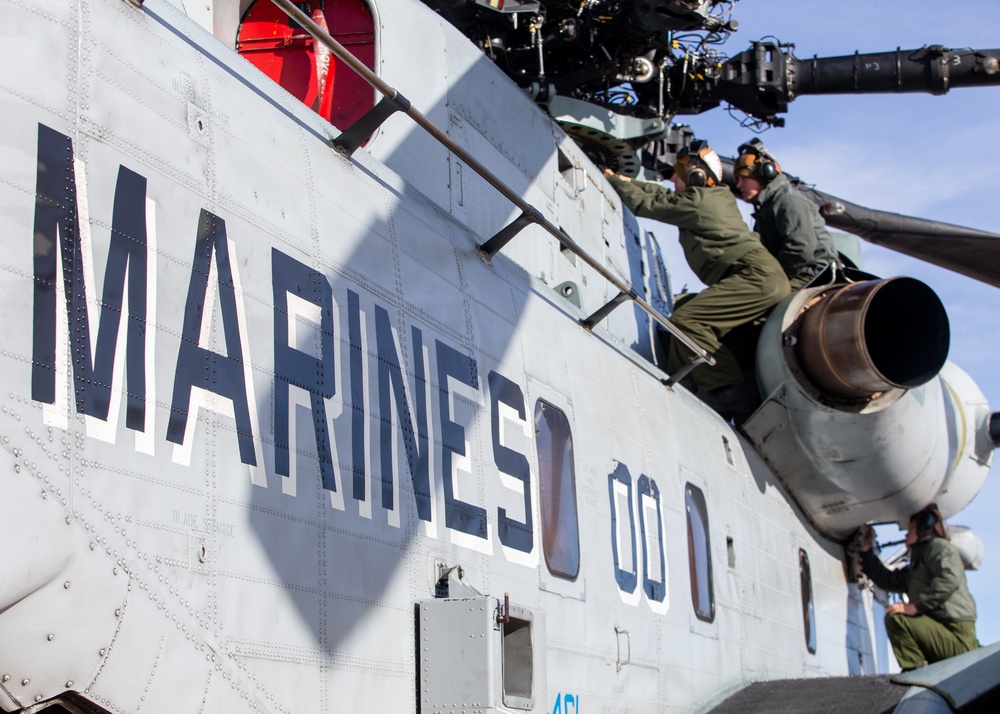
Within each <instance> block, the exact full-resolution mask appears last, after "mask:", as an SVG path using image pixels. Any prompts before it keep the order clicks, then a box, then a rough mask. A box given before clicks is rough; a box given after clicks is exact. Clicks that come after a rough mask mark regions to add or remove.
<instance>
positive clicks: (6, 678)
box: [0, 674, 10, 682]
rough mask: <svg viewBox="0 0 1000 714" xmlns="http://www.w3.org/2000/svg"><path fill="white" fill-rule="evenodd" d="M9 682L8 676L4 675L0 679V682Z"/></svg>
mask: <svg viewBox="0 0 1000 714" xmlns="http://www.w3.org/2000/svg"><path fill="white" fill-rule="evenodd" d="M9 681H10V675H9V674H5V675H4V676H3V677H2V678H0V682H9Z"/></svg>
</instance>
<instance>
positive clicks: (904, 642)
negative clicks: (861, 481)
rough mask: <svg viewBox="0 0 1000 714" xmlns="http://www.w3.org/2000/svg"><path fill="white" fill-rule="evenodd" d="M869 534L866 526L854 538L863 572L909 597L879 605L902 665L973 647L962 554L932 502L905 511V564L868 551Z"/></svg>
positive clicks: (908, 666)
mask: <svg viewBox="0 0 1000 714" xmlns="http://www.w3.org/2000/svg"><path fill="white" fill-rule="evenodd" d="M873 540H874V531H872V530H871V528H870V527H868V526H866V527H865V528H864V529H862V531H861V532H859V536H856V539H855V543H859V544H860V545H859V550H861V551H862V553H861V567H862V569H863V570H864V573H865V575H867V576H868V577H869V578H870V579H871V581H872V582H873V583H875V584H876V585H878V586H879V587H880V588H882V589H883V590H888V591H889V592H897V593H906V596H907V599H908V600H909V602H905V603H902V602H897V603H893V604H892V605H890V606H889V607H887V608H886V610H885V629H886V632H887V634H888V635H889V642H890V644H892V651H893V652H894V653H895V655H896V661H897V662H899V666H900V667H901V668H902V669H903V671H904V672H905V671H907V670H911V669H915V668H916V667H920V666H921V665H923V664H931V663H933V662H938V661H939V660H942V659H946V658H948V657H954V656H955V655H960V654H963V653H965V652H968V651H970V650H973V649H976V648H977V647H978V646H979V642H978V641H977V640H976V602H975V600H973V599H972V595H971V594H970V593H969V586H968V585H967V584H966V582H965V566H964V565H963V564H962V556H961V555H960V554H959V552H958V549H957V548H956V547H955V546H954V545H952V544H951V542H950V541H949V540H948V535H947V532H946V531H945V527H944V520H943V519H942V518H941V512H940V511H939V510H938V508H937V506H935V505H934V504H931V505H930V506H928V507H927V508H925V509H924V510H922V511H920V512H919V513H915V514H914V515H913V516H911V517H910V523H909V530H908V531H907V533H906V545H907V546H908V547H909V548H910V562H909V564H908V565H906V566H905V567H903V568H900V569H899V570H889V569H888V568H886V567H885V566H884V565H883V564H882V561H881V560H879V558H878V556H877V555H875V554H874V553H873V552H872V541H873Z"/></svg>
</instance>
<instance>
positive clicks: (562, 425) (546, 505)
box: [535, 399, 580, 580]
mask: <svg viewBox="0 0 1000 714" xmlns="http://www.w3.org/2000/svg"><path fill="white" fill-rule="evenodd" d="M535 446H536V450H537V452H538V482H539V483H538V497H539V503H540V507H541V520H542V552H543V553H544V555H545V565H546V567H548V569H549V572H550V573H552V574H553V575H555V576H557V577H560V578H565V579H566V580H576V577H577V575H579V573H580V529H579V523H578V520H577V510H576V472H575V470H574V465H573V434H572V433H571V432H570V428H569V422H568V421H567V420H566V415H565V414H563V412H562V411H561V410H559V409H558V408H557V407H555V406H553V405H552V404H549V403H548V402H546V401H545V400H544V399H539V400H538V402H537V403H536V404H535Z"/></svg>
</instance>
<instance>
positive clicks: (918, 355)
mask: <svg viewBox="0 0 1000 714" xmlns="http://www.w3.org/2000/svg"><path fill="white" fill-rule="evenodd" d="M796 338H797V342H796V352H797V357H798V359H799V363H800V364H801V366H802V369H803V371H804V372H805V373H806V375H807V376H808V377H809V379H810V380H811V381H812V383H813V384H814V385H815V386H816V387H817V388H818V389H819V390H820V391H821V392H823V393H824V394H826V395H827V396H829V397H833V398H835V399H844V400H862V399H867V398H869V397H871V396H873V395H874V394H877V393H879V392H885V391H887V390H889V389H894V388H896V389H899V388H902V389H910V388H913V387H918V386H920V385H921V384H924V383H925V382H927V381H928V380H930V379H931V378H932V377H934V375H936V374H937V373H938V372H939V371H940V369H941V367H942V366H943V365H944V363H945V361H946V360H947V358H948V343H949V327H948V315H947V313H946V312H945V309H944V305H942V304H941V300H940V299H939V298H938V296H937V295H936V294H935V293H934V291H933V290H931V289H930V288H929V287H927V286H926V285H925V284H924V283H922V282H920V281H919V280H914V279H913V278H887V279H885V280H869V281H866V282H861V283H851V284H850V285H844V286H835V287H834V288H832V289H831V290H830V291H828V292H825V293H822V294H821V295H820V297H819V299H818V301H815V302H812V303H810V304H808V305H807V307H806V309H805V310H804V311H803V313H802V314H801V315H800V316H799V318H798V326H797V328H796Z"/></svg>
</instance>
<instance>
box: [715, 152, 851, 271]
mask: <svg viewBox="0 0 1000 714" xmlns="http://www.w3.org/2000/svg"><path fill="white" fill-rule="evenodd" d="M739 153H740V155H739V158H737V159H736V166H735V168H734V170H733V172H734V173H735V174H736V187H737V188H738V189H739V192H740V194H741V195H742V196H743V200H744V201H746V202H747V203H750V204H752V205H753V206H754V209H755V210H754V214H753V216H754V225H753V229H754V230H755V231H756V232H757V233H758V234H760V242H761V243H763V244H764V247H765V248H767V250H768V251H769V252H770V253H771V255H773V256H774V257H775V258H777V259H778V262H779V263H781V267H782V268H783V269H784V271H785V275H787V276H788V281H789V283H790V284H791V288H792V290H798V289H799V288H801V287H803V286H804V285H806V283H808V282H809V281H810V280H812V279H813V278H815V277H816V276H817V275H819V274H820V273H821V272H823V270H824V269H825V268H826V267H827V266H829V265H837V263H838V258H837V250H836V248H834V246H833V238H832V237H831V236H830V233H829V231H827V229H826V223H825V222H824V221H823V218H822V217H821V216H820V215H819V209H818V208H817V207H816V204H814V203H813V202H812V201H810V200H809V199H808V198H806V197H805V196H804V195H802V194H801V193H800V192H799V191H797V190H795V187H794V186H792V184H791V182H790V181H789V180H788V177H787V176H785V175H784V174H783V173H782V172H781V166H780V165H779V164H778V162H777V161H776V160H775V159H774V156H772V155H771V153H770V152H768V151H767V149H765V148H764V144H763V143H762V142H761V140H760V139H753V140H752V141H749V142H747V143H746V144H743V145H742V146H740V148H739Z"/></svg>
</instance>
